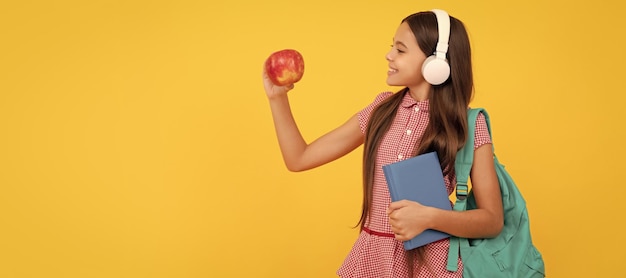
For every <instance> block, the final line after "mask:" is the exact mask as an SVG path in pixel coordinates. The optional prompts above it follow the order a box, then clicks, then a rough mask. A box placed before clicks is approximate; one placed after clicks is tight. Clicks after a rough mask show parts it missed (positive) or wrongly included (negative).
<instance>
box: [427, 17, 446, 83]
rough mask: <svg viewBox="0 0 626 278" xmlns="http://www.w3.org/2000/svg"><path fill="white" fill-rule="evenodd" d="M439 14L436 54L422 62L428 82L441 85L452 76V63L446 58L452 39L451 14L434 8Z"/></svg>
mask: <svg viewBox="0 0 626 278" xmlns="http://www.w3.org/2000/svg"><path fill="white" fill-rule="evenodd" d="M432 12H433V13H434V14H435V15H436V16H437V30H438V32H439V40H438V41H437V48H436V50H435V54H433V55H430V56H428V58H426V60H424V63H423V64H422V75H423V76H424V79H425V80H426V82H428V83H430V84H432V85H440V84H443V83H444V82H446V80H448V78H450V65H449V64H448V60H447V59H446V54H447V53H448V40H450V16H449V15H448V13H447V12H445V11H443V10H438V9H435V10H432Z"/></svg>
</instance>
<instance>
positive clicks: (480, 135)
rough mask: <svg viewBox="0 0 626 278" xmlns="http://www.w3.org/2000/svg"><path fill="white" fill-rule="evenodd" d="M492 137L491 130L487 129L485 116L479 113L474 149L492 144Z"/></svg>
mask: <svg viewBox="0 0 626 278" xmlns="http://www.w3.org/2000/svg"><path fill="white" fill-rule="evenodd" d="M491 143H492V142H491V136H490V135H489V128H488V127H487V121H486V120H485V115H483V113H479V114H478V117H477V118H476V129H475V130H474V149H478V147H480V146H482V145H484V144H491Z"/></svg>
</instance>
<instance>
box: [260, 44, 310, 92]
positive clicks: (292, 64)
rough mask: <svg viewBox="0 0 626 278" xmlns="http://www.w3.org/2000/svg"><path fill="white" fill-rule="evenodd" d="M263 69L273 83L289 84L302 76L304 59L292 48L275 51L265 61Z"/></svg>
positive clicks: (279, 84)
mask: <svg viewBox="0 0 626 278" xmlns="http://www.w3.org/2000/svg"><path fill="white" fill-rule="evenodd" d="M265 71H266V72H267V76H268V77H269V78H270V80H271V81H272V83H274V84H275V85H278V86H285V85H290V84H293V83H296V82H298V81H300V79H301V78H302V75H303V74H304V59H302V55H301V54H300V53H299V52H298V51H295V50H293V49H283V50H280V51H276V52H274V53H272V55H270V56H269V57H268V58H267V60H266V61H265Z"/></svg>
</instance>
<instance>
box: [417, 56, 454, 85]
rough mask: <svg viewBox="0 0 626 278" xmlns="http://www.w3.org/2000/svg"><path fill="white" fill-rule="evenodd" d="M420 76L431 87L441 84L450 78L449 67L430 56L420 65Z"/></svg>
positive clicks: (442, 61) (435, 57) (444, 61)
mask: <svg viewBox="0 0 626 278" xmlns="http://www.w3.org/2000/svg"><path fill="white" fill-rule="evenodd" d="M422 75H423V76H424V79H425V80H426V82H428V83H430V84H432V85H439V84H442V83H443V82H446V80H448V77H450V65H448V62H447V61H446V60H444V59H441V58H438V57H437V56H436V55H431V56H429V57H428V58H426V60H424V64H422Z"/></svg>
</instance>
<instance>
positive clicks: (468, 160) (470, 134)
mask: <svg viewBox="0 0 626 278" xmlns="http://www.w3.org/2000/svg"><path fill="white" fill-rule="evenodd" d="M480 113H483V115H484V116H485V120H486V122H487V129H488V131H489V136H491V124H490V122H489V114H487V111H486V110H485V109H483V108H474V109H468V110H467V122H468V126H467V139H466V141H465V145H464V146H463V148H462V149H461V150H460V151H459V152H457V154H456V160H455V161H454V172H455V173H456V202H455V203H454V207H453V210H456V211H464V210H465V209H466V208H467V196H468V194H469V186H468V180H469V177H470V172H471V170H472V163H473V162H474V136H475V132H476V119H477V118H478V115H479V114H480ZM461 245H469V242H468V241H467V239H466V238H458V237H450V249H449V250H448V264H447V266H446V267H447V269H448V270H449V271H457V270H458V260H459V248H460V246H461Z"/></svg>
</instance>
